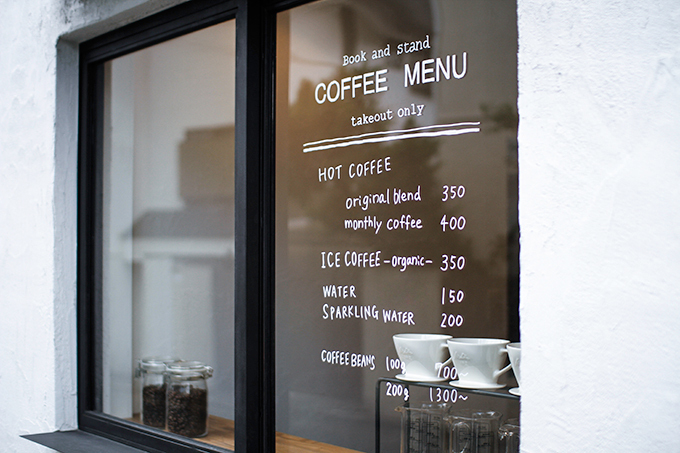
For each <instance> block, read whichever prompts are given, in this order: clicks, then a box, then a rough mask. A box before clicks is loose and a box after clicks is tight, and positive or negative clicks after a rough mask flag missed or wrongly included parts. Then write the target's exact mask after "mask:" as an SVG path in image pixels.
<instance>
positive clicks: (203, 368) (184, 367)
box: [165, 360, 213, 379]
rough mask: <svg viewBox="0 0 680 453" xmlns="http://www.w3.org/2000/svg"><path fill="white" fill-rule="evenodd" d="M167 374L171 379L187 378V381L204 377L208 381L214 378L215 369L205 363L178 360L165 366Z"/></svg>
mask: <svg viewBox="0 0 680 453" xmlns="http://www.w3.org/2000/svg"><path fill="white" fill-rule="evenodd" d="M165 368H166V372H167V373H168V374H169V375H170V376H171V377H175V376H177V377H185V378H187V379H191V378H196V377H202V378H203V379H207V378H209V377H212V375H213V368H212V367H211V366H209V365H206V364H205V363H203V362H197V361H194V360H178V361H175V362H171V363H167V364H165Z"/></svg>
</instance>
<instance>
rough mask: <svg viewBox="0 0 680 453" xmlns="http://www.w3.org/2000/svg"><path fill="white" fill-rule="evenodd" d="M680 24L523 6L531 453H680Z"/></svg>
mask: <svg viewBox="0 0 680 453" xmlns="http://www.w3.org/2000/svg"><path fill="white" fill-rule="evenodd" d="M679 24H680V2H678V1H677V0H651V1H642V2H634V1H600V0H597V1H590V0H588V1H586V0H550V1H544V0H543V1H542V0H519V35H520V39H519V112H520V128H519V155H520V157H519V175H520V176H519V178H520V193H519V197H520V203H519V209H520V230H521V259H520V262H521V296H520V301H521V302H520V303H521V308H520V317H521V334H522V341H523V362H522V365H523V368H522V378H523V381H522V385H523V399H522V424H523V425H522V429H523V433H522V435H523V439H522V441H523V447H522V449H523V451H525V452H532V453H534V452H589V453H594V452H603V453H604V452H678V451H680V436H678V430H679V428H680V351H679V350H678V344H680V26H679Z"/></svg>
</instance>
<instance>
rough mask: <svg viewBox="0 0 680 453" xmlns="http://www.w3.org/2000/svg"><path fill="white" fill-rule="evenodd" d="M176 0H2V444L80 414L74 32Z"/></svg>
mask: <svg viewBox="0 0 680 453" xmlns="http://www.w3.org/2000/svg"><path fill="white" fill-rule="evenodd" d="M180 2H181V1H179V0H161V1H154V2H149V3H146V2H144V1H142V0H123V1H108V0H94V1H91V0H88V1H84V0H29V1H25V2H24V1H15V0H0V11H2V15H0V45H1V46H2V51H1V52H0V310H1V312H0V363H2V366H0V388H2V390H1V391H0V446H1V447H0V450H1V451H3V452H5V451H6V452H44V451H51V450H49V449H46V448H43V447H40V446H38V445H37V444H34V443H32V442H29V441H27V440H24V439H21V438H20V437H19V436H20V435H23V434H31V433H40V432H48V431H54V430H68V429H74V428H75V427H76V426H77V415H76V404H77V400H76V355H75V352H76V310H75V306H76V305H75V280H76V279H75V262H76V261H75V260H76V254H75V252H76V241H75V226H76V217H75V216H76V204H75V202H76V179H75V178H76V149H75V143H76V142H75V133H76V119H77V104H76V102H77V74H78V73H77V52H76V49H77V42H79V41H82V40H84V39H87V38H90V37H93V36H96V35H97V34H99V33H103V32H104V31H107V30H109V29H111V28H113V27H116V26H120V25H122V24H124V23H127V22H129V21H132V20H135V19H137V18H139V17H142V16H144V15H147V14H149V13H150V12H153V11H157V10H160V9H163V8H165V7H167V6H169V5H172V4H177V3H180ZM60 38H61V39H60Z"/></svg>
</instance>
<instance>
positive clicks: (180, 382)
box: [80, 2, 236, 451]
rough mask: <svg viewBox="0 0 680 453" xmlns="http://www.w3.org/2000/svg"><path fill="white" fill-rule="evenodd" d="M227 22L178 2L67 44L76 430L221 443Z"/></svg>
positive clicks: (228, 220)
mask: <svg viewBox="0 0 680 453" xmlns="http://www.w3.org/2000/svg"><path fill="white" fill-rule="evenodd" d="M230 6H231V8H230ZM234 16H235V10H234V7H233V5H230V4H229V3H228V2H227V3H219V4H217V5H211V4H210V2H197V3H192V4H190V5H187V6H184V7H179V8H175V9H172V10H169V11H166V12H165V13H161V14H159V15H157V16H154V17H152V18H150V19H147V20H145V21H142V22H140V23H138V24H134V25H132V26H130V27H127V28H124V29H121V30H118V31H116V32H113V33H112V34H109V35H107V36H103V37H101V38H98V39H97V40H94V41H91V42H88V43H85V44H84V45H83V46H82V48H81V54H82V57H83V70H84V73H83V77H84V83H83V87H82V88H83V89H87V91H84V92H83V94H84V98H85V101H84V104H83V105H84V108H85V109H88V110H89V109H91V110H90V111H92V112H93V116H89V115H86V114H85V115H81V121H82V123H81V124H82V131H81V132H82V135H81V151H82V153H81V177H82V178H81V183H82V184H83V185H82V186H81V193H80V196H81V202H82V204H81V216H82V217H81V229H80V233H81V236H80V237H81V244H83V245H84V244H87V246H89V247H87V246H85V247H82V249H81V255H80V258H81V261H80V266H81V274H80V275H81V279H82V280H81V292H80V297H81V310H82V311H81V314H82V322H81V325H80V326H81V340H82V341H83V342H82V343H81V346H82V349H81V351H80V354H81V367H83V369H81V376H82V377H81V391H82V390H83V389H90V392H88V393H84V395H86V398H84V399H83V400H82V406H81V418H80V424H81V427H83V428H84V429H88V428H91V429H95V430H97V429H101V430H102V431H106V432H108V433H109V434H110V435H113V436H116V433H117V435H118V436H119V437H122V438H125V439H133V440H137V439H138V440H139V443H140V445H148V446H153V447H156V448H159V447H161V446H162V445H163V442H159V441H158V439H162V438H166V439H168V441H171V442H174V443H178V444H179V445H182V446H183V448H184V449H185V450H188V451H193V449H195V448H200V449H205V450H210V449H215V448H216V447H219V448H227V449H232V450H233V448H234V418H235V401H234V393H235V392H234V382H235V379H234V376H235V371H234V366H235V360H234V349H235V348H234V340H235V333H234V325H235V322H234V312H235V309H234V294H235V278H234V275H235V270H234V268H235V204H236V203H235V162H236V159H235V134H236V127H235V122H236V121H235V120H236V118H235V96H236V94H235V92H236V90H235V76H236V45H235V43H236V24H235V22H236V21H235V20H234V19H235V17H234ZM93 270H95V272H92V271H93ZM85 275H86V276H85ZM88 285H91V286H88ZM85 332H88V333H85ZM166 370H174V371H173V372H172V373H169V372H166ZM87 397H90V398H87Z"/></svg>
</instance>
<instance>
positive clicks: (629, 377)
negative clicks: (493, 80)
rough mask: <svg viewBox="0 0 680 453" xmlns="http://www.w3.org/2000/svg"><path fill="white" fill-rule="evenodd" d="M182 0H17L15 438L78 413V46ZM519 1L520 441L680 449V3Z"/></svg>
mask: <svg viewBox="0 0 680 453" xmlns="http://www.w3.org/2000/svg"><path fill="white" fill-rule="evenodd" d="M174 3H179V1H177V0H162V1H144V0H117V1H112V0H87V1H85V0H31V1H25V2H18V1H15V0H0V11H2V16H0V44H1V45H2V51H1V52H0V301H1V305H0V306H1V309H2V312H1V314H0V363H2V366H1V367H0V386H1V387H0V388H2V391H0V445H2V450H3V451H8V452H44V451H48V450H47V449H44V448H42V447H38V446H37V445H34V444H32V443H31V442H28V441H26V440H23V439H20V438H19V435H21V434H28V433H38V432H45V431H52V430H58V429H72V428H74V427H75V426H76V412H75V407H76V384H75V363H76V358H75V235H74V231H75V194H76V192H75V176H76V174H75V170H76V160H75V121H76V109H75V108H76V104H75V100H76V91H75V90H76V88H77V86H76V82H77V73H76V64H77V63H76V59H75V47H74V43H77V42H78V41H80V40H83V39H86V38H89V37H92V36H95V35H96V34H98V33H102V32H103V31H106V30H108V29H111V28H112V27H115V26H119V25H121V24H123V23H126V22H129V21H131V20H134V19H136V18H139V17H141V16H143V15H146V14H148V13H149V12H152V11H156V10H159V9H162V8H164V7H167V6H169V5H171V4H174ZM518 13H519V33H520V42H519V46H520V47H519V90H520V96H519V110H520V132H519V143H520V226H521V234H522V238H521V246H522V251H521V266H522V271H521V272H522V273H521V308H520V311H521V312H520V314H521V323H522V324H521V329H522V341H523V349H524V357H523V370H522V377H523V382H522V383H523V399H522V430H523V432H522V440H523V446H522V450H523V451H524V452H531V453H534V452H567V453H573V452H589V453H594V452H603V453H604V452H607V453H609V452H613V451H615V452H617V453H620V452H641V453H642V452H644V453H648V452H660V453H668V452H675V451H680V436H679V435H678V427H679V426H680V390H679V388H678V384H680V360H678V357H680V353H678V345H680V328H679V327H680V303H679V300H680V283H679V281H680V278H679V276H680V259H679V258H678V253H679V252H680V210H679V208H678V207H679V206H680V184H679V181H680V108H679V106H680V27H679V26H678V24H680V3H679V2H677V0H650V1H644V2H633V1H620V0H619V1H616V0H591V1H585V0H543V1H541V0H519V5H518ZM60 37H62V39H61V40H60ZM58 43H59V45H58Z"/></svg>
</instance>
